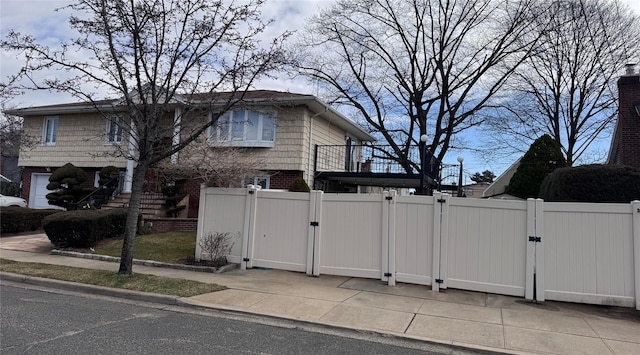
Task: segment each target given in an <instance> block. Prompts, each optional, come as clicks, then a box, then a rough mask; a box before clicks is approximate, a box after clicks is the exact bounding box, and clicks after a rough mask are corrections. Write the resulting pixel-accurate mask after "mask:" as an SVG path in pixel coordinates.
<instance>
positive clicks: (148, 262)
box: [51, 249, 239, 274]
mask: <svg viewBox="0 0 640 355" xmlns="http://www.w3.org/2000/svg"><path fill="white" fill-rule="evenodd" d="M51 255H60V256H71V257H74V258H82V259H92V260H100V261H109V262H115V263H119V262H120V258H119V257H115V256H107V255H100V254H87V253H79V252H75V251H66V250H59V249H53V250H52V251H51ZM133 264H134V265H142V266H151V267H162V268H168V269H176V270H186V271H197V272H209V273H213V274H222V273H225V272H228V271H231V270H235V269H237V268H238V266H239V265H238V264H227V265H224V266H220V267H217V268H216V267H211V266H197V265H182V264H172V263H164V262H160V261H153V260H142V259H133Z"/></svg>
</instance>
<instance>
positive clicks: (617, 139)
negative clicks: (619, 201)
mask: <svg viewBox="0 0 640 355" xmlns="http://www.w3.org/2000/svg"><path fill="white" fill-rule="evenodd" d="M618 98H619V105H618V120H617V122H616V128H615V130H614V133H613V139H612V140H611V149H610V150H609V158H608V161H607V163H608V164H616V165H629V166H634V167H637V168H640V72H638V71H637V70H636V69H635V65H631V64H630V65H627V73H626V75H624V76H622V77H620V79H618Z"/></svg>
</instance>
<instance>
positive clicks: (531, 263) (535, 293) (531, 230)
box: [524, 198, 544, 302]
mask: <svg viewBox="0 0 640 355" xmlns="http://www.w3.org/2000/svg"><path fill="white" fill-rule="evenodd" d="M524 238H527V239H526V241H527V257H526V262H525V263H526V264H525V286H524V298H525V299H527V300H529V301H534V300H535V301H537V302H544V201H543V200H541V199H533V198H529V199H527V234H526V235H525V236H524Z"/></svg>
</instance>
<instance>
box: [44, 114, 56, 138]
mask: <svg viewBox="0 0 640 355" xmlns="http://www.w3.org/2000/svg"><path fill="white" fill-rule="evenodd" d="M57 137H58V117H45V119H44V125H43V127H42V143H43V144H44V145H56V139H57Z"/></svg>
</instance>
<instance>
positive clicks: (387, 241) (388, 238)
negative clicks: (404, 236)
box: [381, 190, 397, 286]
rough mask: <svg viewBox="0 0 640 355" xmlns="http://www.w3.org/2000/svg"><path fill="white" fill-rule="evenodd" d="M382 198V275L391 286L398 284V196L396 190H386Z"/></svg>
mask: <svg viewBox="0 0 640 355" xmlns="http://www.w3.org/2000/svg"><path fill="white" fill-rule="evenodd" d="M382 196H383V200H382V255H381V256H382V275H381V279H382V280H383V281H387V284H388V285H389V286H395V285H396V198H397V192H396V191H395V190H391V191H385V192H384V193H383V195H382Z"/></svg>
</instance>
